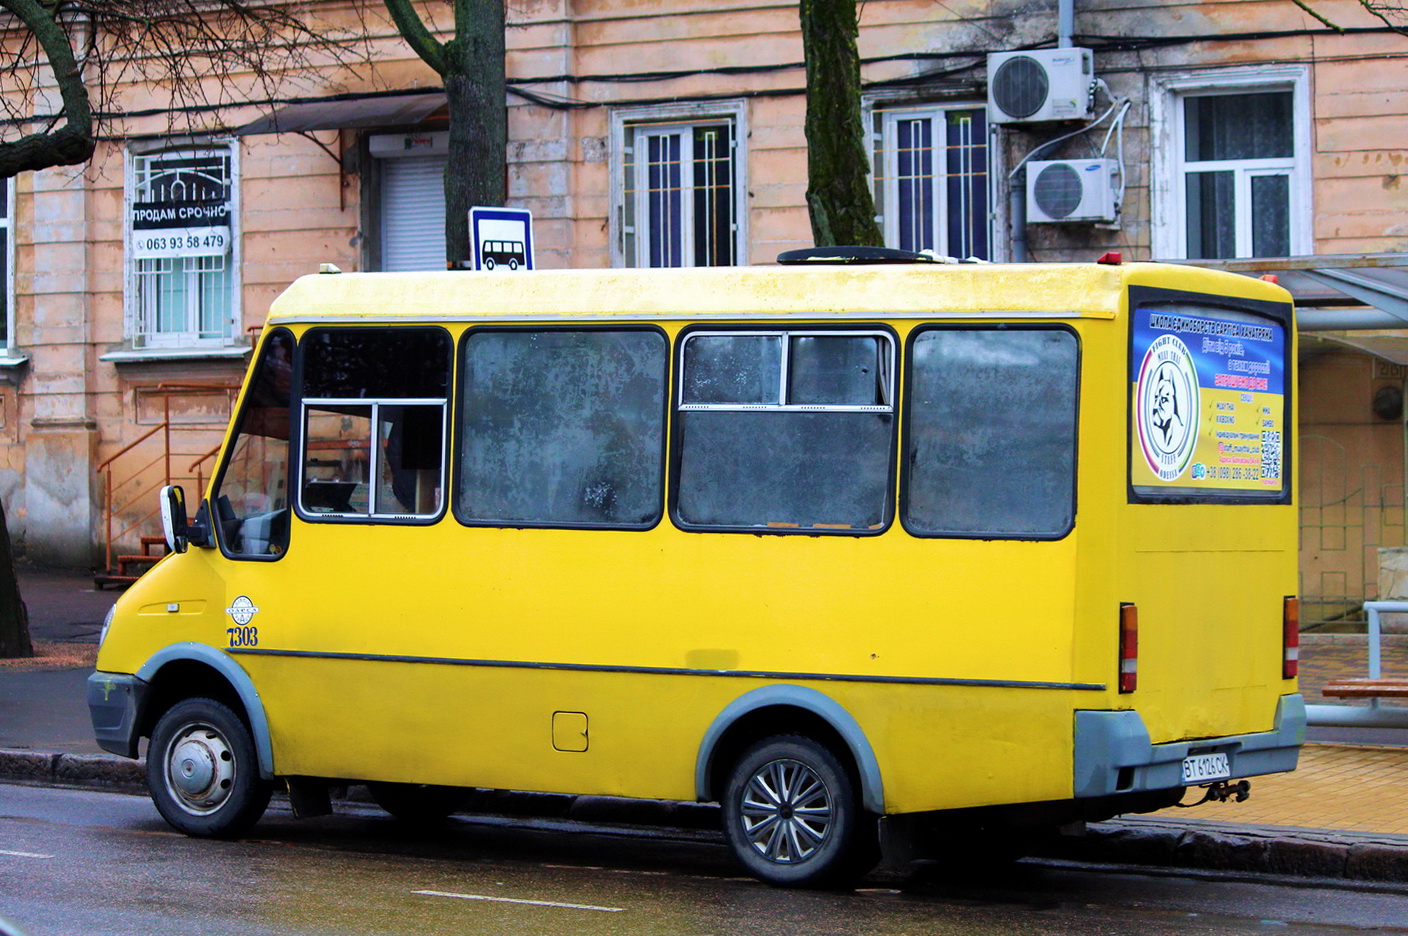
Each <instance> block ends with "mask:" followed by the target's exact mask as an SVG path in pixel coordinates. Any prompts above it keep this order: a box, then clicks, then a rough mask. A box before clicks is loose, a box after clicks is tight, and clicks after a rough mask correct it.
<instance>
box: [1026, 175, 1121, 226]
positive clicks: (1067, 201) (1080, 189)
mask: <svg viewBox="0 0 1408 936" xmlns="http://www.w3.org/2000/svg"><path fill="white" fill-rule="evenodd" d="M1119 172H1120V168H1119V163H1118V162H1117V161H1116V160H1113V159H1049V160H1033V161H1032V162H1029V163H1027V222H1028V223H1030V224H1041V223H1052V222H1060V221H1086V222H1090V221H1113V220H1115V211H1116V209H1117V208H1118V207H1119V206H1118V205H1117V204H1116V203H1115V196H1116V194H1117V193H1118V192H1119V182H1118V176H1119Z"/></svg>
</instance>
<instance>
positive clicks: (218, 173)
mask: <svg viewBox="0 0 1408 936" xmlns="http://www.w3.org/2000/svg"><path fill="white" fill-rule="evenodd" d="M233 194H234V157H233V153H232V148H231V147H229V146H216V147H207V148H202V149H187V150H170V151H165V152H160V153H153V154H150V155H138V156H134V157H133V158H132V160H131V163H130V174H129V178H128V202H129V207H130V210H129V212H128V241H127V258H128V263H129V272H130V280H129V282H130V284H131V286H130V295H129V310H128V311H129V315H128V337H129V338H130V339H131V341H132V345H133V347H134V348H162V347H190V346H198V345H211V344H215V345H223V344H230V343H232V342H233V340H234V338H235V337H236V336H235V309H236V305H235V302H236V299H235V290H236V285H235V281H236V276H235V269H234V263H233V260H232V248H233V241H234V239H233V237H232V234H231V232H232V218H233V216H234V214H235V211H234V205H233Z"/></svg>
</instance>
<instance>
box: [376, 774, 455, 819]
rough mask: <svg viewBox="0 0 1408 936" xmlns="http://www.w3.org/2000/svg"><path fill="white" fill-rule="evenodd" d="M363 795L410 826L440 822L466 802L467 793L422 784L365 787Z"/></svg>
mask: <svg viewBox="0 0 1408 936" xmlns="http://www.w3.org/2000/svg"><path fill="white" fill-rule="evenodd" d="M367 791H368V792H370V793H371V795H372V799H374V800H375V801H376V804H377V805H378V806H380V807H381V808H382V809H384V810H386V811H387V812H389V813H391V815H393V816H395V817H396V818H397V819H399V820H401V821H402V822H404V823H406V824H407V825H414V826H432V825H438V824H439V823H442V822H444V821H445V820H446V819H448V818H449V817H450V816H451V815H452V814H454V813H457V812H459V811H460V810H461V809H463V808H464V805H465V802H466V801H467V800H468V798H469V791H468V790H462V789H460V788H459V787H444V786H430V785H429V784H424V783H368V784H367Z"/></svg>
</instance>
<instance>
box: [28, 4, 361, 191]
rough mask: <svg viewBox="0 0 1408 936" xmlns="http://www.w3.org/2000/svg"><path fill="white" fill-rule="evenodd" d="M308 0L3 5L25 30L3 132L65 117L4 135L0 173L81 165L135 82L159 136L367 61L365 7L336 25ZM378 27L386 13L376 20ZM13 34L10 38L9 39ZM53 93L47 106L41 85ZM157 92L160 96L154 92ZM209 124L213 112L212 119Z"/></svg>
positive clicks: (204, 125) (195, 127)
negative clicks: (153, 111)
mask: <svg viewBox="0 0 1408 936" xmlns="http://www.w3.org/2000/svg"><path fill="white" fill-rule="evenodd" d="M310 6H311V5H310V4H308V3H303V2H297V0H294V2H275V3H265V2H249V0H0V9H3V10H8V11H9V12H11V13H13V14H14V15H15V16H16V17H17V18H18V19H19V20H20V24H21V25H22V26H23V27H24V32H21V33H19V34H17V36H16V39H15V40H14V41H13V43H12V44H9V45H6V46H5V47H4V48H3V49H0V84H3V86H4V88H5V90H6V92H7V93H6V94H5V95H4V96H3V97H0V107H2V108H3V109H4V112H5V114H6V115H7V116H8V117H9V118H10V119H9V120H8V121H6V122H5V123H6V124H8V125H9V126H11V127H20V128H25V127H26V125H34V124H39V125H42V124H44V123H45V122H51V121H56V120H63V121H65V124H64V126H63V127H61V128H60V129H58V130H54V129H52V128H50V129H48V130H45V131H43V132H39V133H33V132H30V133H28V134H27V135H25V136H23V137H21V138H19V139H12V140H6V139H3V138H4V136H5V135H6V134H5V128H4V127H0V177H3V176H6V175H12V174H14V173H15V172H21V171H24V170H26V169H41V168H44V167H46V166H55V165H68V164H73V163H81V162H84V161H86V160H87V159H88V158H89V157H90V156H91V155H92V152H93V147H94V140H95V138H96V136H97V134H98V133H100V132H101V131H102V128H103V126H104V125H106V124H110V123H114V122H116V121H118V120H120V119H121V116H122V110H123V107H122V104H123V95H124V93H130V89H131V87H132V86H133V85H144V86H145V89H146V93H147V94H149V95H152V96H156V97H157V99H158V106H159V107H163V106H164V109H165V110H166V111H167V113H168V121H167V123H168V127H167V129H168V131H171V130H174V129H176V128H178V127H179V128H180V129H183V130H185V131H187V132H207V131H209V130H211V129H219V126H218V124H217V125H216V126H215V127H212V126H211V125H210V123H209V121H210V120H211V119H212V118H210V117H208V116H203V115H206V114H208V113H209V112H210V111H211V110H213V109H216V108H219V107H236V106H244V105H245V104H247V103H248V102H249V101H250V100H251V99H257V98H260V97H262V98H264V99H272V98H276V97H279V96H280V94H279V92H280V91H281V90H282V89H283V88H285V87H286V86H289V85H297V84H304V85H309V86H319V87H325V86H326V84H327V71H328V68H329V67H333V68H353V67H355V66H357V65H359V64H362V63H364V62H367V61H370V58H371V55H370V50H369V48H368V47H367V43H368V42H369V37H370V36H371V35H372V34H373V28H372V26H371V25H370V24H369V23H368V22H367V20H366V16H367V14H366V6H367V5H366V4H354V5H353V7H352V9H353V10H354V11H355V12H354V16H355V17H356V20H355V22H353V23H351V24H349V25H348V26H346V27H342V28H338V29H333V28H332V27H330V26H329V25H328V24H327V23H322V22H318V21H317V20H315V19H314V18H313V17H312V15H311V13H310ZM382 22H383V23H384V20H383V21H382ZM12 35H16V34H12ZM55 87H56V88H57V89H58V90H59V92H60V94H61V96H62V100H63V109H62V111H61V112H60V114H57V115H56V114H52V113H49V112H48V111H49V110H50V109H51V107H52V105H50V104H49V101H50V91H51V89H52V88H55ZM163 95H164V96H165V100H164V101H162V100H161V97H162V96H163ZM216 119H217V120H218V118H216Z"/></svg>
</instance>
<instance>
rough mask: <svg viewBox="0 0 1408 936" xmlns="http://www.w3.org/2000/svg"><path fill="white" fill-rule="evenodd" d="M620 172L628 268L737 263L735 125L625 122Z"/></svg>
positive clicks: (726, 121)
mask: <svg viewBox="0 0 1408 936" xmlns="http://www.w3.org/2000/svg"><path fill="white" fill-rule="evenodd" d="M622 166H623V168H624V170H625V171H624V179H623V185H624V188H623V195H624V197H623V198H622V202H621V206H620V207H621V218H622V247H623V251H622V253H623V256H624V259H625V262H626V264H627V265H628V266H636V267H689V266H732V265H733V264H735V263H737V262H738V258H739V255H740V252H741V251H740V248H739V224H738V216H737V213H738V208H737V205H738V192H737V175H738V171H737V159H736V144H735V132H734V123H733V121H732V120H731V119H721V120H705V121H698V122H691V123H671V124H649V123H631V124H627V125H626V126H625V128H624V159H623V161H622Z"/></svg>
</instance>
